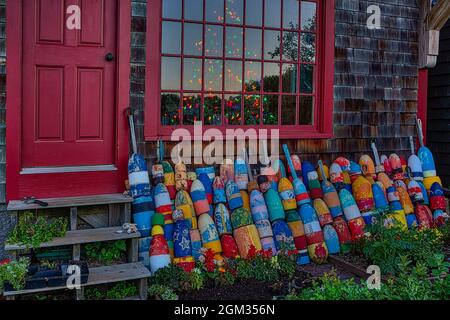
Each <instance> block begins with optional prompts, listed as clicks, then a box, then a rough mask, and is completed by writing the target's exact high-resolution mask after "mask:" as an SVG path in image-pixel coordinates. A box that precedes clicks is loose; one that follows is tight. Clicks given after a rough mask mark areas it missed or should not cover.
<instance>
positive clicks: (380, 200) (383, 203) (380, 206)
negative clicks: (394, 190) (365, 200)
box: [372, 183, 389, 215]
mask: <svg viewBox="0 0 450 320" xmlns="http://www.w3.org/2000/svg"><path fill="white" fill-rule="evenodd" d="M372 194H373V200H374V203H375V209H376V210H377V211H378V214H379V215H384V214H386V213H388V212H389V203H388V201H387V198H386V195H385V193H384V191H383V189H382V188H381V186H380V185H379V184H378V183H374V184H372Z"/></svg>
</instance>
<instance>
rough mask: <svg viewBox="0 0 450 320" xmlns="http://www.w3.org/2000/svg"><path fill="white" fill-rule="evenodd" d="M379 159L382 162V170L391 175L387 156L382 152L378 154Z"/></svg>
mask: <svg viewBox="0 0 450 320" xmlns="http://www.w3.org/2000/svg"><path fill="white" fill-rule="evenodd" d="M380 161H381V163H382V164H383V167H384V172H385V173H386V174H387V175H388V176H389V177H392V167H391V163H390V162H389V158H388V157H387V156H386V155H385V154H382V155H381V156H380Z"/></svg>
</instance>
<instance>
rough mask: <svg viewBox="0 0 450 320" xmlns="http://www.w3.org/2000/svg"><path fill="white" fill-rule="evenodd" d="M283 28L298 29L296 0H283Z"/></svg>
mask: <svg viewBox="0 0 450 320" xmlns="http://www.w3.org/2000/svg"><path fill="white" fill-rule="evenodd" d="M283 28H286V29H298V0H284V1H283Z"/></svg>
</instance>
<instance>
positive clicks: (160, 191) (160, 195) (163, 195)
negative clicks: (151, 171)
mask: <svg viewBox="0 0 450 320" xmlns="http://www.w3.org/2000/svg"><path fill="white" fill-rule="evenodd" d="M155 209H156V212H158V213H161V214H163V215H164V218H165V221H166V224H168V223H172V222H173V221H172V201H171V200H170V195H169V191H167V188H166V186H165V185H164V184H162V183H158V184H157V185H156V186H155Z"/></svg>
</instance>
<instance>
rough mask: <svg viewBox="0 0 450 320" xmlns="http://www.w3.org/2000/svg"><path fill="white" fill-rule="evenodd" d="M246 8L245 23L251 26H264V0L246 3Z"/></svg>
mask: <svg viewBox="0 0 450 320" xmlns="http://www.w3.org/2000/svg"><path fill="white" fill-rule="evenodd" d="M245 6H246V8H245V19H246V21H245V23H246V24H247V25H251V26H262V9H263V0H251V1H246V3H245Z"/></svg>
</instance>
